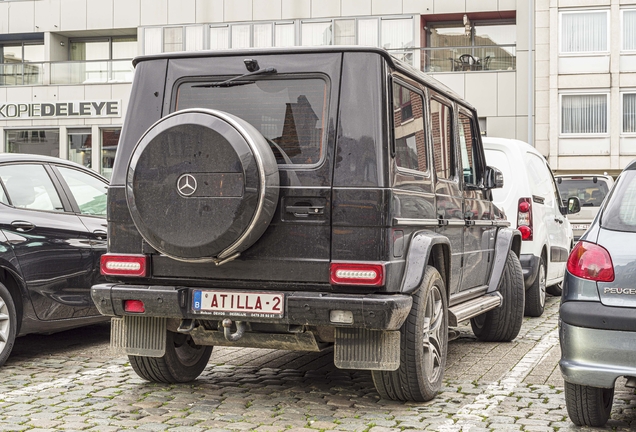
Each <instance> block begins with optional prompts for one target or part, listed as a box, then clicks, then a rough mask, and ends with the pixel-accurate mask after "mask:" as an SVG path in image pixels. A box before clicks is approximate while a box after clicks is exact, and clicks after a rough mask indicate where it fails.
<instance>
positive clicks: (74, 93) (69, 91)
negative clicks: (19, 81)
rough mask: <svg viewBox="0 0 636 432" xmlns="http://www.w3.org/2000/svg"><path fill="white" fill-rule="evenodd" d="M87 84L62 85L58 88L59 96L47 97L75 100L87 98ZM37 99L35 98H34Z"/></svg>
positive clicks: (50, 99) (51, 99)
mask: <svg viewBox="0 0 636 432" xmlns="http://www.w3.org/2000/svg"><path fill="white" fill-rule="evenodd" d="M84 89H85V86H82V85H78V86H60V87H59V88H58V94H57V97H53V98H51V97H50V96H52V95H49V98H48V99H46V100H47V101H53V100H59V101H75V100H86V98H85V97H84V94H85V91H84ZM34 99H35V98H34Z"/></svg>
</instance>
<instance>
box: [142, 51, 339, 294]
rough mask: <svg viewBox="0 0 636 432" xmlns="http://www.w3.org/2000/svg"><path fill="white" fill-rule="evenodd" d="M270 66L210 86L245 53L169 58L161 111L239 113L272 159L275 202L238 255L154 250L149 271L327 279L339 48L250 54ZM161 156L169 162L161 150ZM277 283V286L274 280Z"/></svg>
mask: <svg viewBox="0 0 636 432" xmlns="http://www.w3.org/2000/svg"><path fill="white" fill-rule="evenodd" d="M251 58H252V59H253V60H255V61H257V62H258V64H259V65H260V68H261V69H266V68H274V69H275V72H274V73H270V74H262V75H257V76H254V77H250V78H249V80H245V82H244V83H240V84H238V85H229V86H216V85H214V83H218V82H221V81H224V80H227V79H229V78H234V77H237V76H240V75H243V74H245V73H246V72H247V70H246V67H245V64H244V61H243V60H244V59H245V57H244V56H236V57H231V56H226V57H215V58H190V59H187V58H186V59H172V60H170V61H169V65H168V75H167V87H168V88H172V89H173V92H172V94H170V93H168V97H167V99H166V102H165V105H164V115H166V114H167V113H169V112H174V111H178V110H183V109H188V108H208V109H214V110H220V111H224V112H226V113H229V114H232V115H235V116H237V117H240V118H242V119H244V120H246V121H247V122H249V123H250V124H251V125H252V126H254V127H255V128H256V129H257V130H258V131H259V132H260V133H261V134H262V135H263V136H264V137H265V139H266V140H267V141H268V142H269V144H270V147H271V150H272V152H273V153H274V156H275V157H276V159H277V161H278V170H279V176H280V189H279V200H278V208H277V210H276V212H275V214H274V216H273V219H272V221H271V223H270V225H269V227H268V228H267V230H266V231H265V233H264V234H263V235H262V237H261V238H260V239H259V240H257V241H256V243H255V244H254V245H252V246H251V247H250V248H249V249H247V250H246V251H244V252H243V253H242V255H241V257H240V258H239V259H237V260H235V261H231V262H228V263H226V264H223V265H221V266H214V265H209V264H200V263H188V262H180V261H175V260H172V259H170V258H168V257H165V256H159V255H156V256H155V257H153V261H152V263H153V276H155V277H165V278H178V279H184V278H195V279H197V278H198V279H201V280H202V283H214V280H215V279H216V280H218V279H223V280H226V281H228V280H233V281H237V280H241V281H242V282H241V287H246V288H250V287H262V286H263V282H264V281H265V282H267V281H269V282H274V283H275V282H291V281H293V282H303V283H328V282H329V262H330V243H331V219H332V215H331V209H332V202H331V200H332V194H331V185H332V173H333V159H334V158H333V152H334V143H335V132H336V131H335V126H336V117H335V116H336V112H337V107H338V105H337V102H338V92H339V87H340V84H339V81H340V69H341V64H342V54H337V53H327V54H316V53H313V54H311V55H298V54H296V55H260V56H252V57H251ZM165 164H166V165H169V164H171V160H170V155H166V157H165ZM281 289H284V287H281Z"/></svg>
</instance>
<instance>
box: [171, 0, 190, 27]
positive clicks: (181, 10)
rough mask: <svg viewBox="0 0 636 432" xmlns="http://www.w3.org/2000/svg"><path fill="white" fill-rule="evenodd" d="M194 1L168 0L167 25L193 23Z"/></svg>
mask: <svg viewBox="0 0 636 432" xmlns="http://www.w3.org/2000/svg"><path fill="white" fill-rule="evenodd" d="M195 17H196V0H168V24H191V23H194V22H195Z"/></svg>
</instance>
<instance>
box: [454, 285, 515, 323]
mask: <svg viewBox="0 0 636 432" xmlns="http://www.w3.org/2000/svg"><path fill="white" fill-rule="evenodd" d="M502 301H503V297H502V296H501V294H499V292H494V293H492V294H488V295H485V296H482V297H478V298H476V299H473V300H470V301H467V302H465V303H461V304H458V305H456V306H453V307H451V308H449V309H448V325H449V326H450V327H456V326H458V325H459V323H460V322H462V321H466V320H468V319H470V318H474V317H476V316H478V315H481V314H483V313H484V312H488V311H489V310H492V309H495V308H498V307H499V306H501V303H502Z"/></svg>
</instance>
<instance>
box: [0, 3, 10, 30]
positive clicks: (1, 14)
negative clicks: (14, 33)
mask: <svg viewBox="0 0 636 432" xmlns="http://www.w3.org/2000/svg"><path fill="white" fill-rule="evenodd" d="M0 33H9V3H7V2H1V3H0Z"/></svg>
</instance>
